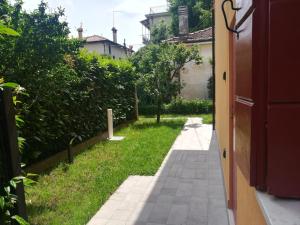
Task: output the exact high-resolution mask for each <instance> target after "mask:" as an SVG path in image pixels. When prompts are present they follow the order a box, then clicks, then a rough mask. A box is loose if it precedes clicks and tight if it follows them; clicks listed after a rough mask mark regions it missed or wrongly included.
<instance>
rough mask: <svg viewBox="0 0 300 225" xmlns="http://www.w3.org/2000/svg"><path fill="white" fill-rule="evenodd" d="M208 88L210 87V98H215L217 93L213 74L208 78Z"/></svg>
mask: <svg viewBox="0 0 300 225" xmlns="http://www.w3.org/2000/svg"><path fill="white" fill-rule="evenodd" d="M207 89H208V97H209V98H210V99H213V97H214V93H215V88H214V77H213V76H211V77H210V78H209V79H208V83H207Z"/></svg>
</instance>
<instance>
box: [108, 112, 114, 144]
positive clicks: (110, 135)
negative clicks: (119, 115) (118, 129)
mask: <svg viewBox="0 0 300 225" xmlns="http://www.w3.org/2000/svg"><path fill="white" fill-rule="evenodd" d="M107 124H108V125H107V126H108V139H112V138H113V136H114V127H113V114H112V109H107Z"/></svg>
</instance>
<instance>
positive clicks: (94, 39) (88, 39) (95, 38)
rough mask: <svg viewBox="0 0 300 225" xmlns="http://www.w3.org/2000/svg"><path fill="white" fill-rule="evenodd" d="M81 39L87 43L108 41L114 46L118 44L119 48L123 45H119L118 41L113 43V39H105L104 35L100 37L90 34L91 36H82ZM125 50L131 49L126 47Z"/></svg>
mask: <svg viewBox="0 0 300 225" xmlns="http://www.w3.org/2000/svg"><path fill="white" fill-rule="evenodd" d="M83 39H84V40H85V42H86V43H87V44H89V43H97V42H108V43H110V44H112V45H116V46H118V47H120V48H124V45H121V44H119V43H115V42H113V41H111V40H109V39H107V38H105V37H102V36H100V35H92V36H88V37H84V38H83ZM126 48H127V47H126ZM127 51H132V52H133V50H132V49H130V48H127Z"/></svg>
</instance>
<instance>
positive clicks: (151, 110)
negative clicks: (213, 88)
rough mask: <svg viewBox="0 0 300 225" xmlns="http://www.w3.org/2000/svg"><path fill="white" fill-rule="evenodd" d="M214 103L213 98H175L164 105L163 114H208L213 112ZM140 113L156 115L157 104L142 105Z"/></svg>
mask: <svg viewBox="0 0 300 225" xmlns="http://www.w3.org/2000/svg"><path fill="white" fill-rule="evenodd" d="M212 110H213V104H212V101H211V100H185V99H175V100H173V101H172V102H171V103H169V104H165V105H163V107H162V114H183V115H184V114H208V113H212ZM139 114H140V115H155V114H156V106H155V105H140V106H139Z"/></svg>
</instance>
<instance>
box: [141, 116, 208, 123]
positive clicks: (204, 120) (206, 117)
mask: <svg viewBox="0 0 300 225" xmlns="http://www.w3.org/2000/svg"><path fill="white" fill-rule="evenodd" d="M161 117H162V118H184V119H186V118H187V117H201V118H202V119H203V123H204V124H212V120H213V118H212V114H198V115H197V114H191V115H179V114H163V115H161ZM140 118H156V115H150V116H149V115H147V116H146V115H141V116H140Z"/></svg>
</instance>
